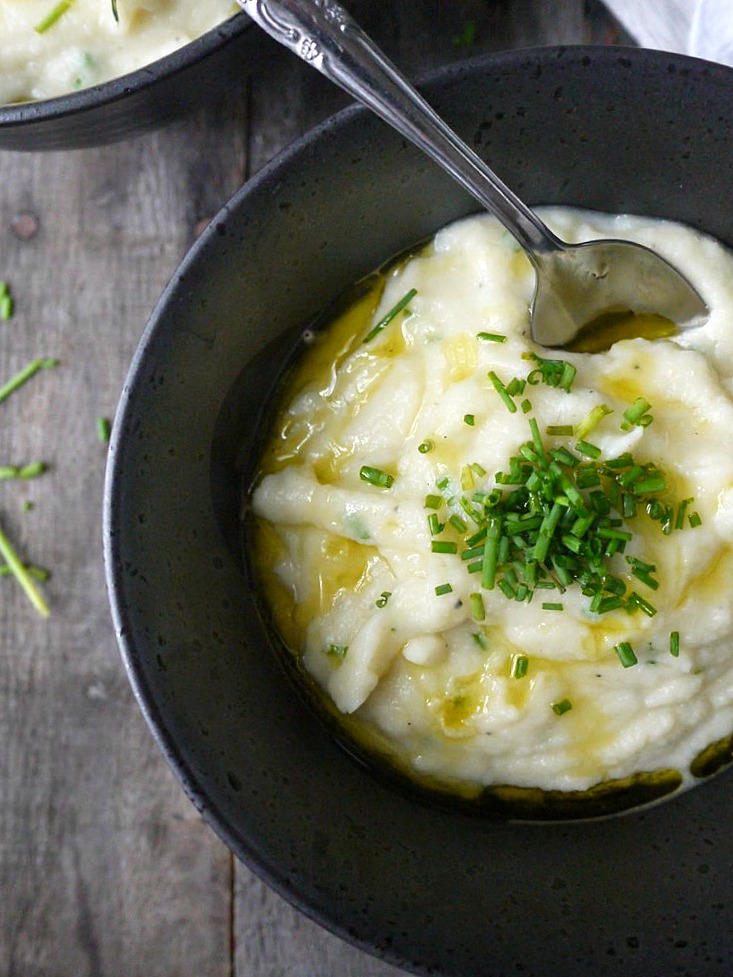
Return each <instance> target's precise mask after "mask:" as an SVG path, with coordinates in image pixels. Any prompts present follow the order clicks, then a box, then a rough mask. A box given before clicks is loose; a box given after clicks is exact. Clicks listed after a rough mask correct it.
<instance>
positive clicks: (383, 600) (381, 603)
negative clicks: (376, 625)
mask: <svg viewBox="0 0 733 977" xmlns="http://www.w3.org/2000/svg"><path fill="white" fill-rule="evenodd" d="M391 596H392V591H391V590H383V591H382V593H381V595H380V596H379V597H378V598H377V599H376V600H375V602H374V603H375V604H376V605H377V607H386V606H387V601H388V600H389V599H390V597H391Z"/></svg>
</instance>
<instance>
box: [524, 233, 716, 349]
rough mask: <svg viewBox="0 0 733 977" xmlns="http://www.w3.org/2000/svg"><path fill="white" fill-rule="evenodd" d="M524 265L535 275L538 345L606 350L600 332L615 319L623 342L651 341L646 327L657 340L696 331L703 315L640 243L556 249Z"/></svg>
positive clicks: (695, 298)
mask: <svg viewBox="0 0 733 977" xmlns="http://www.w3.org/2000/svg"><path fill="white" fill-rule="evenodd" d="M531 259H532V262H533V264H534V266H535V270H536V272H537V284H536V288H535V293H534V299H533V301H532V308H531V313H530V314H531V326H532V338H533V339H534V341H535V342H537V343H539V344H540V345H542V346H553V347H568V346H572V345H573V344H577V343H578V342H579V341H581V340H583V339H587V340H588V341H589V342H590V343H591V344H592V346H593V349H594V350H598V349H604V348H608V345H610V343H609V342H608V341H607V340H608V331H606V333H605V334H604V335H601V332H602V331H603V328H602V327H603V325H604V324H605V325H606V326H607V325H608V324H609V323H612V322H614V321H618V319H619V318H620V317H623V318H624V320H625V324H626V333H625V334H626V335H628V336H632V335H634V334H636V335H643V336H646V338H654V336H653V335H649V333H648V330H649V328H650V326H651V329H652V330H654V335H656V336H658V335H660V334H664V335H671V334H673V333H675V332H676V331H677V330H679V329H686V328H691V327H693V326H698V325H701V324H702V323H703V322H704V321H705V320H706V319H707V317H708V315H709V310H708V307H707V305H706V304H705V302H704V301H703V300H702V298H701V297H700V295H699V294H698V292H697V291H696V290H695V289H694V288H693V286H692V285H691V284H690V283H689V282H688V280H687V279H686V278H685V277H684V275H682V274H681V273H680V272H679V271H677V269H676V268H675V267H674V266H673V265H671V264H670V263H669V262H668V261H667V260H666V259H664V258H662V257H661V256H660V255H658V254H657V253H656V252H655V251H652V250H651V248H646V247H644V246H643V245H641V244H635V243H633V242H631V241H618V240H599V241H587V242H585V243H583V244H576V245H570V244H563V245H562V246H561V247H558V248H556V249H554V250H552V251H549V252H545V253H534V254H532V255H531ZM650 318H651V322H650ZM635 323H636V328H635ZM665 324H666V327H667V328H665ZM594 333H596V334H597V335H596V336H594Z"/></svg>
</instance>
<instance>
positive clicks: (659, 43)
mask: <svg viewBox="0 0 733 977" xmlns="http://www.w3.org/2000/svg"><path fill="white" fill-rule="evenodd" d="M605 4H606V6H607V7H608V9H609V10H610V11H611V13H612V14H613V15H614V16H615V17H616V18H617V20H618V21H619V22H620V23H621V24H622V25H623V26H624V28H625V29H626V30H627V31H628V32H629V34H631V36H632V37H633V38H634V39H635V40H636V41H638V43H639V44H640V45H641V46H642V47H649V48H657V49H659V50H662V51H676V52H677V53H679V54H692V55H694V56H695V57H698V58H705V59H707V60H708V61H719V62H721V63H723V64H729V65H733V0H644V2H643V3H640V2H639V0H605Z"/></svg>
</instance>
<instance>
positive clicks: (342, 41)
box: [239, 0, 709, 352]
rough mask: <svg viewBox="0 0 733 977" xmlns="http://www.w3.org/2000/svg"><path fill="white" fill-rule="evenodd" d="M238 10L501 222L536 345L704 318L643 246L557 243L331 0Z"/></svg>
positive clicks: (702, 308)
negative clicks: (518, 268)
mask: <svg viewBox="0 0 733 977" xmlns="http://www.w3.org/2000/svg"><path fill="white" fill-rule="evenodd" d="M239 5H240V6H241V7H242V8H243V9H244V10H245V11H246V13H248V14H249V16H250V17H251V18H252V19H253V20H254V21H256V22H257V23H258V24H259V25H260V26H261V27H262V28H263V29H264V30H265V31H266V32H267V33H268V34H270V35H271V36H272V37H274V38H275V40H276V41H279V42H280V43H282V44H284V45H285V46H286V47H288V48H290V49H291V50H292V51H294V52H295V53H296V54H297V55H298V56H299V57H301V58H302V59H303V60H304V61H306V62H307V63H308V64H310V65H312V66H313V67H314V68H316V69H317V70H319V71H320V72H321V73H322V74H324V75H325V76H326V77H327V78H329V79H330V80H331V81H333V82H335V84H337V85H339V86H340V87H341V88H343V89H345V90H346V91H347V92H348V93H349V94H350V95H352V96H353V97H354V98H356V99H357V100H358V101H360V102H362V103H363V104H364V105H366V106H367V107H368V108H370V109H371V110H372V111H373V112H375V113H376V114H377V115H378V116H379V117H380V118H381V119H383V120H384V121H385V122H387V123H389V125H391V126H393V127H394V128H395V129H396V130H397V131H398V132H399V133H401V134H402V135H403V136H405V138H407V139H409V140H410V141H411V142H413V143H414V144H415V145H416V146H417V147H418V148H419V149H421V150H422V151H423V152H424V153H426V154H427V155H428V156H429V157H430V158H431V159H432V160H433V161H434V162H436V163H437V164H438V165H439V166H441V167H442V168H443V169H444V170H446V171H447V172H448V173H449V174H450V175H451V176H452V177H453V178H454V179H455V180H457V182H458V183H459V184H461V186H463V188H464V189H465V190H467V191H468V192H469V193H470V194H472V195H473V197H475V198H476V200H478V201H479V203H481V204H482V205H483V206H484V207H486V208H487V210H489V211H490V212H491V213H492V214H494V216H495V217H497V218H498V219H499V220H500V221H501V222H502V223H503V224H504V226H505V227H506V228H507V230H508V231H510V233H511V234H512V235H513V236H514V237H515V238H516V240H517V242H518V243H519V244H520V245H521V247H522V248H523V249H524V251H525V253H526V254H527V256H528V257H529V260H530V261H531V263H532V265H533V267H534V270H535V272H536V285H535V292H534V297H533V299H532V305H531V308H530V327H531V334H532V338H533V339H534V341H535V342H536V343H539V344H540V345H541V346H553V347H570V348H575V349H580V350H583V349H584V350H587V351H589V352H594V351H597V350H599V349H607V348H608V346H610V345H611V343H612V342H613V341H614V340H615V338H616V336H615V335H614V329H615V330H616V334H618V335H645V336H647V338H656V337H659V336H663V335H670V334H672V333H674V332H676V331H677V330H679V329H685V328H689V327H691V326H697V325H701V324H702V323H703V322H704V321H705V320H706V319H707V317H708V315H709V309H708V307H707V305H706V304H705V302H704V301H703V299H702V298H701V297H700V295H699V294H698V293H697V291H696V290H695V289H694V288H693V286H692V285H691V284H690V283H689V282H688V281H687V279H686V278H685V277H684V276H683V275H682V274H680V272H679V271H678V270H677V269H676V268H674V267H673V266H672V265H671V264H670V263H669V262H668V261H666V260H665V259H664V258H662V257H661V256H660V255H658V254H657V253H656V252H654V251H652V250H651V249H650V248H646V247H644V246H643V245H640V244H635V243H632V242H630V241H620V240H598V241H588V242H585V243H582V244H568V243H567V242H565V241H562V240H561V239H560V238H558V237H556V236H555V235H554V234H553V233H552V231H551V230H550V229H549V228H548V227H547V225H546V224H545V223H544V222H543V221H542V220H540V218H539V217H538V216H537V214H535V213H534V211H532V210H531V209H530V208H529V207H527V206H526V204H524V203H523V202H522V201H521V200H520V199H519V197H517V196H516V194H515V193H514V192H513V191H512V190H510V189H509V187H507V186H506V185H505V184H504V183H503V182H502V181H501V180H500V179H499V178H498V177H497V176H496V174H495V173H494V172H493V171H492V170H491V169H490V168H489V167H488V166H487V165H486V164H485V163H484V161H483V160H482V159H481V158H480V157H479V156H477V155H476V153H474V152H473V150H471V149H470V148H469V147H468V146H467V145H466V144H465V143H464V142H463V141H462V140H461V139H459V138H458V136H457V135H456V134H455V133H454V132H453V131H452V130H451V129H450V128H449V126H448V125H446V123H445V122H444V121H443V120H442V119H441V118H440V117H439V116H438V115H437V114H436V113H435V112H434V111H433V109H432V108H431V107H430V106H429V105H428V104H427V102H426V101H425V100H424V99H423V98H422V96H421V95H419V94H418V93H417V92H416V91H415V89H414V88H413V87H412V86H411V85H410V84H409V82H408V81H407V80H406V79H405V78H404V76H403V75H402V74H401V73H400V72H399V71H398V70H397V68H396V67H395V66H394V65H393V64H392V63H391V62H390V61H389V60H388V59H387V58H386V56H385V55H384V54H383V53H382V52H381V51H380V50H379V48H378V47H377V46H376V45H375V44H374V43H373V42H372V40H371V39H370V38H369V37H368V36H367V35H366V34H365V33H364V32H363V31H362V30H361V28H360V27H359V26H358V25H357V24H356V23H355V21H354V20H353V18H352V17H351V16H350V14H348V13H347V11H345V10H344V9H343V7H341V6H340V5H339V4H338V3H335V2H334V0H239ZM636 317H638V319H639V329H638V330H637V331H636V332H634V323H633V319H634V318H636ZM609 337H610V341H609Z"/></svg>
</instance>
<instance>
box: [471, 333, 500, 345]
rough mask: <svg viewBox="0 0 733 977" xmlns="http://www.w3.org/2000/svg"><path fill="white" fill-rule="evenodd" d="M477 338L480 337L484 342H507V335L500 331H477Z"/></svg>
mask: <svg viewBox="0 0 733 977" xmlns="http://www.w3.org/2000/svg"><path fill="white" fill-rule="evenodd" d="M476 339H480V340H481V342H483V343H505V342H506V336H502V335H500V334H499V333H498V332H477V333H476Z"/></svg>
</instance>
